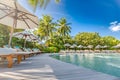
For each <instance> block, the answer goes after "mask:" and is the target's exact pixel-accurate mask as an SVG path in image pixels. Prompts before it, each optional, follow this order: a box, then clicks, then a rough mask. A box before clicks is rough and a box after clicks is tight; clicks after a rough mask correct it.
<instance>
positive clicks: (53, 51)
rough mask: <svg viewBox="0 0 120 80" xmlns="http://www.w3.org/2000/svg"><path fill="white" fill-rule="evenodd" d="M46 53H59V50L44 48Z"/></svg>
mask: <svg viewBox="0 0 120 80" xmlns="http://www.w3.org/2000/svg"><path fill="white" fill-rule="evenodd" d="M44 52H46V53H58V52H59V49H58V48H57V47H46V48H44Z"/></svg>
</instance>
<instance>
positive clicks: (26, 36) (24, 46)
mask: <svg viewBox="0 0 120 80" xmlns="http://www.w3.org/2000/svg"><path fill="white" fill-rule="evenodd" d="M26 39H27V36H25V42H24V48H25V46H26Z"/></svg>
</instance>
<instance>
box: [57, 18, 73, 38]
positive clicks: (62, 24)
mask: <svg viewBox="0 0 120 80" xmlns="http://www.w3.org/2000/svg"><path fill="white" fill-rule="evenodd" d="M57 22H58V23H57V25H58V26H59V28H58V29H57V33H58V34H59V36H64V37H66V36H69V33H70V32H71V27H70V26H69V25H70V24H71V23H67V20H66V19H65V18H61V19H60V20H58V21H57Z"/></svg>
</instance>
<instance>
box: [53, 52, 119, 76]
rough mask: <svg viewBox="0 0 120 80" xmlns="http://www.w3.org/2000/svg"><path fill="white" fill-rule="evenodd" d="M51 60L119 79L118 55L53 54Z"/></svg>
mask: <svg viewBox="0 0 120 80" xmlns="http://www.w3.org/2000/svg"><path fill="white" fill-rule="evenodd" d="M52 57H53V58H55V59H58V60H61V61H64V62H67V63H71V64H75V65H77V66H83V67H86V68H89V69H92V70H96V71H99V72H103V73H106V74H110V75H113V76H117V77H120V54H116V53H114V54H104V53H103V54H63V55H59V54H54V55H52Z"/></svg>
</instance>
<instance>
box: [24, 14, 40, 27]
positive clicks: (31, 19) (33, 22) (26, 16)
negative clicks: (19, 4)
mask: <svg viewBox="0 0 120 80" xmlns="http://www.w3.org/2000/svg"><path fill="white" fill-rule="evenodd" d="M24 16H25V17H26V18H28V19H29V20H30V21H32V22H33V23H35V24H36V25H38V24H37V23H36V22H35V21H33V20H32V19H31V18H29V17H28V16H26V15H24Z"/></svg>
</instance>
